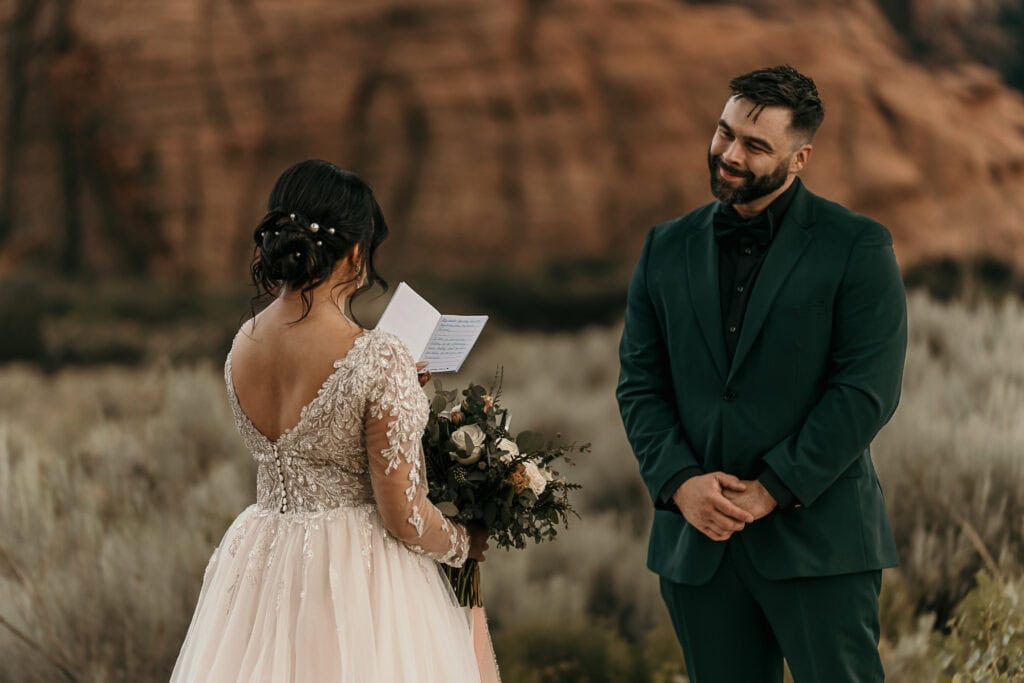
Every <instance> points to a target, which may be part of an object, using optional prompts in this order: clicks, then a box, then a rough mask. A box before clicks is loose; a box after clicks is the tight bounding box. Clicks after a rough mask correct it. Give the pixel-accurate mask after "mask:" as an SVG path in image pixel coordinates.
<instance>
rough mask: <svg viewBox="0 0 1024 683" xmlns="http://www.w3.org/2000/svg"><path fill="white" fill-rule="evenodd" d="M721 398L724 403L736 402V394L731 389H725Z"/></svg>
mask: <svg viewBox="0 0 1024 683" xmlns="http://www.w3.org/2000/svg"><path fill="white" fill-rule="evenodd" d="M722 398H723V399H725V400H726V401H734V400H736V392H735V391H733V390H732V389H726V390H725V393H724V394H722Z"/></svg>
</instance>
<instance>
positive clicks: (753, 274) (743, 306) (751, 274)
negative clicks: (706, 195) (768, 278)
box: [660, 178, 800, 510]
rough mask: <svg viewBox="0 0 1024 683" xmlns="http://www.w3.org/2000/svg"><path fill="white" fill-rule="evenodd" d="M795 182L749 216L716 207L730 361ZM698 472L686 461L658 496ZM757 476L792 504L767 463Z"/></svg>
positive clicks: (782, 504)
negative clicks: (754, 214)
mask: <svg viewBox="0 0 1024 683" xmlns="http://www.w3.org/2000/svg"><path fill="white" fill-rule="evenodd" d="M799 184H800V179H799V178H796V179H794V180H793V183H792V184H791V185H790V186H789V188H788V189H787V190H786V191H785V192H783V193H782V194H781V195H779V196H778V197H776V198H775V200H774V201H773V202H772V203H771V204H770V205H769V206H768V208H767V209H765V210H764V211H763V212H761V213H760V214H758V215H757V216H754V217H753V218H750V219H744V218H743V217H742V216H740V215H739V213H738V212H737V211H736V209H734V208H733V207H732V206H729V205H728V204H721V203H720V204H719V205H718V207H717V208H716V209H715V214H714V217H713V220H714V230H715V242H716V243H717V245H718V289H719V295H720V300H721V305H722V336H723V338H724V339H725V348H726V352H727V354H728V357H729V362H730V363H732V359H733V356H734V355H735V353H736V342H737V341H738V340H739V338H740V330H741V329H742V328H743V318H744V316H745V315H746V312H747V303H748V302H749V301H750V293H751V291H753V289H754V284H755V283H756V281H757V275H758V273H759V272H760V271H761V265H762V264H763V263H764V258H765V255H767V253H768V248H769V247H770V246H771V242H772V240H773V239H774V238H775V235H776V234H777V233H778V230H779V227H780V226H781V225H782V220H783V218H784V217H785V215H786V211H787V209H789V205H790V204H791V203H792V202H793V197H794V196H795V195H796V192H797V187H798V186H799ZM698 474H703V471H702V470H701V469H700V468H699V467H687V468H685V469H683V470H682V471H680V472H679V473H678V474H677V475H676V476H674V477H672V479H670V480H669V482H668V483H667V484H666V485H665V487H664V488H663V489H662V490H661V496H660V497H661V500H662V502H663V503H669V502H670V501H671V500H672V495H673V494H674V493H675V492H676V491H677V490H678V489H679V487H680V486H682V485H683V482H685V481H686V480H687V479H690V478H691V477H695V476H697V475H698ZM757 480H758V481H759V482H761V485H762V486H764V487H765V489H767V491H768V493H770V494H771V496H772V498H774V499H775V502H776V503H777V504H778V506H779V509H780V510H786V509H789V508H792V507H793V505H794V504H795V503H796V497H795V496H794V495H793V493H792V491H790V490H789V489H788V488H786V485H785V484H783V483H782V480H780V479H779V477H778V475H776V474H775V472H773V471H772V470H771V468H765V470H764V471H763V472H762V473H761V474H760V476H758V478H757Z"/></svg>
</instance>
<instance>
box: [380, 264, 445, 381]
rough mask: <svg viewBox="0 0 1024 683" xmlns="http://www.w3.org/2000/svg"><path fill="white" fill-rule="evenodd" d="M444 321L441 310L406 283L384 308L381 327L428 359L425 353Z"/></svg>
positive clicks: (413, 354)
mask: <svg viewBox="0 0 1024 683" xmlns="http://www.w3.org/2000/svg"><path fill="white" fill-rule="evenodd" d="M440 320H441V313H440V312H439V311H438V310H437V309H436V308H434V307H433V306H431V305H430V304H429V303H428V302H427V300H426V299H424V298H423V297H421V296H420V295H419V294H417V293H416V292H415V291H414V290H413V288H412V287H410V286H409V285H407V284H405V283H404V282H402V283H400V284H399V285H398V289H396V290H395V295H394V296H393V297H391V301H389V302H388V307H387V308H386V309H384V315H382V316H381V317H380V322H378V323H377V329H378V330H383V331H385V332H390V333H391V334H393V335H395V336H396V337H398V338H399V339H401V340H402V341H404V342H405V345H406V346H408V347H409V353H411V354H412V357H413V358H415V359H416V360H417V361H420V360H425V359H424V358H423V352H424V350H425V349H426V348H427V343H428V342H429V341H430V337H431V335H432V334H433V333H434V328H436V327H437V326H438V322H439V321H440ZM431 370H433V368H431Z"/></svg>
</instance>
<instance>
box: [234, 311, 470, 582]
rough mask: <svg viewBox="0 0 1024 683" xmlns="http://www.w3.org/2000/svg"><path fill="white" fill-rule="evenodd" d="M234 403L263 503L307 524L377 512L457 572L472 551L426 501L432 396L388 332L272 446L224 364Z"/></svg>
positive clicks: (357, 354)
mask: <svg viewBox="0 0 1024 683" xmlns="http://www.w3.org/2000/svg"><path fill="white" fill-rule="evenodd" d="M224 377H225V382H226V383H227V388H228V398H229V400H230V403H231V409H232V411H233V412H234V415H235V421H236V422H237V424H238V429H239V431H240V432H241V434H242V439H243V440H244V442H245V444H246V446H247V447H248V448H249V450H250V452H251V453H252V455H253V458H255V460H256V462H257V475H256V505H257V506H258V507H259V508H261V510H263V511H266V512H274V513H280V514H284V515H288V516H289V517H295V518H297V520H296V521H302V518H308V519H309V522H310V523H313V520H314V519H315V518H316V517H319V516H320V515H318V514H312V513H323V512H327V511H330V510H333V509H336V508H340V507H372V506H376V508H377V511H378V512H379V514H380V517H381V520H382V521H383V524H384V527H385V528H386V529H387V530H388V532H389V533H390V534H391V535H392V536H393V537H394V538H395V539H397V540H398V541H400V542H402V543H404V544H405V545H406V546H407V547H409V548H410V549H411V550H413V551H415V552H417V553H421V554H423V555H426V556H428V557H430V558H432V559H434V560H436V561H438V562H442V563H445V564H449V565H452V566H455V567H460V566H462V565H463V563H465V561H466V556H467V554H468V552H469V538H468V535H467V533H466V530H465V528H464V527H462V526H460V525H457V524H454V523H452V522H449V521H448V520H447V519H445V517H444V515H442V514H441V513H440V512H439V511H438V510H437V508H436V507H435V506H434V505H433V504H432V503H431V502H430V501H429V500H428V499H427V482H426V476H425V472H424V462H423V450H422V445H421V441H420V439H421V437H422V434H423V428H424V426H425V425H426V421H427V416H428V411H429V408H428V404H427V398H426V396H425V395H424V394H423V390H422V389H421V388H420V386H419V382H418V381H417V378H416V369H415V363H414V361H413V359H412V356H411V355H410V354H409V352H408V350H407V349H406V347H405V345H404V344H403V343H402V342H401V341H400V340H399V339H398V338H397V337H394V336H393V335H390V334H388V333H385V332H377V331H373V330H370V331H367V332H365V333H363V334H362V335H360V336H359V337H358V338H357V339H356V341H355V344H354V345H353V347H352V349H351V350H350V351H349V353H348V355H346V356H345V357H344V358H342V359H340V360H337V361H335V363H334V372H333V373H331V375H330V376H328V378H327V379H326V380H324V383H323V385H322V386H321V387H320V391H319V392H318V394H317V396H316V398H314V399H313V401H311V402H310V403H309V404H307V405H306V406H305V407H304V408H303V409H302V412H301V414H300V417H299V421H298V423H297V424H296V425H295V426H294V427H292V428H291V429H289V430H287V431H285V432H284V433H283V434H281V436H280V437H278V438H277V439H275V440H273V441H272V440H270V439H268V438H267V437H266V436H264V435H263V434H262V433H261V432H260V431H259V430H258V429H256V427H255V426H254V425H253V424H252V422H251V421H250V420H249V418H248V417H247V416H246V414H245V413H244V412H243V411H242V408H241V406H240V405H239V402H238V397H237V395H236V394H235V388H234V382H233V381H232V375H231V354H230V353H229V354H228V358H227V362H226V363H225V365H224Z"/></svg>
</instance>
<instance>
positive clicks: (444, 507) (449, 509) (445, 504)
mask: <svg viewBox="0 0 1024 683" xmlns="http://www.w3.org/2000/svg"><path fill="white" fill-rule="evenodd" d="M437 509H438V510H439V511H440V512H441V514H442V515H444V516H445V517H455V516H456V515H458V514H459V508H458V507H456V505H455V503H453V502H451V501H450V500H445V501H442V502H440V503H438V504H437Z"/></svg>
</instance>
